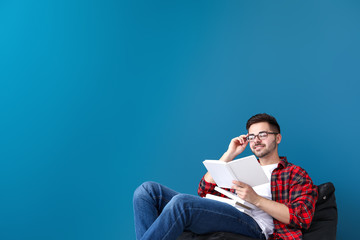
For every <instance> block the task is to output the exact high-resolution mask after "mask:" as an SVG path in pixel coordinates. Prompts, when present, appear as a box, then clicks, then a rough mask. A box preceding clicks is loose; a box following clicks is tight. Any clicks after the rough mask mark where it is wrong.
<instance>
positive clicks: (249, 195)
mask: <svg viewBox="0 0 360 240" xmlns="http://www.w3.org/2000/svg"><path fill="white" fill-rule="evenodd" d="M232 182H233V184H234V185H233V186H232V189H235V191H236V194H237V195H238V196H239V197H240V198H241V199H243V200H245V201H247V202H249V203H251V204H254V205H255V206H256V205H257V203H258V202H259V201H260V198H261V197H260V196H259V195H257V193H256V192H255V191H254V189H253V188H252V187H251V186H250V185H248V184H246V183H243V182H240V181H235V180H234V181H232Z"/></svg>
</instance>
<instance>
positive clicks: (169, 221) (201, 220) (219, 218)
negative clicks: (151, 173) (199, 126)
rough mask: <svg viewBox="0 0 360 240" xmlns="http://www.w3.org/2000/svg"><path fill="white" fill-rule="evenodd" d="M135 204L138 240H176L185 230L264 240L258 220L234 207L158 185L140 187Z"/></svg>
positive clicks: (136, 191)
mask: <svg viewBox="0 0 360 240" xmlns="http://www.w3.org/2000/svg"><path fill="white" fill-rule="evenodd" d="M133 201H134V220H135V231H136V238H137V239H138V240H140V239H142V240H146V239H149V240H158V239H162V240H165V239H171V240H173V239H176V238H177V237H178V236H180V235H181V233H182V232H183V231H184V230H188V231H192V232H194V233H197V234H204V233H210V232H219V231H222V232H233V233H239V234H242V235H246V236H249V237H253V238H260V239H265V236H264V235H263V234H262V230H261V228H260V227H259V225H258V224H257V223H256V222H255V220H254V219H253V218H251V217H250V216H248V215H246V214H244V213H242V212H240V211H238V210H237V209H236V208H234V207H233V206H231V205H229V204H227V203H223V202H218V201H215V200H210V199H206V198H201V197H199V196H193V195H189V194H180V193H177V192H175V191H173V190H171V189H169V188H167V187H165V186H163V185H161V184H158V183H155V182H145V183H143V184H142V185H140V186H139V187H138V188H137V189H136V190H135V193H134V200H133Z"/></svg>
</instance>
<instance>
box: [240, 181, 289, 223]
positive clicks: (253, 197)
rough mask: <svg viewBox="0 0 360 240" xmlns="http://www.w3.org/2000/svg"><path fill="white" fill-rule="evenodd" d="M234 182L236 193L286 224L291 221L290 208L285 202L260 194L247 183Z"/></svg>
mask: <svg viewBox="0 0 360 240" xmlns="http://www.w3.org/2000/svg"><path fill="white" fill-rule="evenodd" d="M233 183H234V184H235V185H234V186H233V189H235V191H236V194H237V195H238V196H239V197H240V198H242V199H244V200H245V201H247V202H249V203H252V204H254V205H255V206H256V207H258V208H260V209H261V210H263V211H264V212H266V213H268V214H269V215H270V216H272V217H273V218H275V219H277V220H279V221H280V222H282V223H285V224H289V223H290V213H289V208H288V207H287V206H286V205H285V204H282V203H278V202H275V201H272V200H269V199H266V198H264V197H261V196H259V195H258V194H257V193H256V192H255V191H254V189H253V188H252V187H251V186H250V185H248V184H246V183H243V182H239V181H233Z"/></svg>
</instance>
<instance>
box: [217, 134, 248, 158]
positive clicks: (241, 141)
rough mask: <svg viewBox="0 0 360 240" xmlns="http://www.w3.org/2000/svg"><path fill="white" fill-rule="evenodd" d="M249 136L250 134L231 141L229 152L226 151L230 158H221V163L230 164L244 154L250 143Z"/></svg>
mask: <svg viewBox="0 0 360 240" xmlns="http://www.w3.org/2000/svg"><path fill="white" fill-rule="evenodd" d="M247 136H248V134H246V135H241V136H239V137H236V138H233V139H231V142H230V144H229V147H228V150H227V151H226V153H227V154H226V155H227V156H229V157H227V158H221V159H220V161H224V162H230V161H232V160H233V159H234V158H235V157H236V156H237V155H239V154H240V153H242V152H243V151H244V150H245V148H246V146H247V145H248V143H249V141H248V140H247Z"/></svg>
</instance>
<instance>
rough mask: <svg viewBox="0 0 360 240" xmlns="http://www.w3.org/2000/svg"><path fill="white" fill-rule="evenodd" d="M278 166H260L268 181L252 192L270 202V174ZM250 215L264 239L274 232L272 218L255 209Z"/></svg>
mask: <svg viewBox="0 0 360 240" xmlns="http://www.w3.org/2000/svg"><path fill="white" fill-rule="evenodd" d="M277 166H278V164H277V163H276V164H270V165H265V166H261V167H262V169H263V170H264V172H265V174H266V176H267V178H268V179H269V183H265V184H262V185H259V186H256V187H253V189H254V191H255V192H256V193H257V194H258V195H260V196H262V197H264V198H267V199H270V200H272V198H271V173H272V172H273V171H274V169H275V168H277ZM251 215H252V217H253V218H254V220H255V221H256V222H257V223H258V224H259V226H260V228H261V229H262V231H263V234H264V235H265V236H266V239H267V238H268V237H269V235H271V234H272V233H273V232H274V221H273V218H272V217H271V216H270V215H269V214H267V213H266V212H264V211H263V210H261V209H259V208H256V209H254V210H252V211H251Z"/></svg>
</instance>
